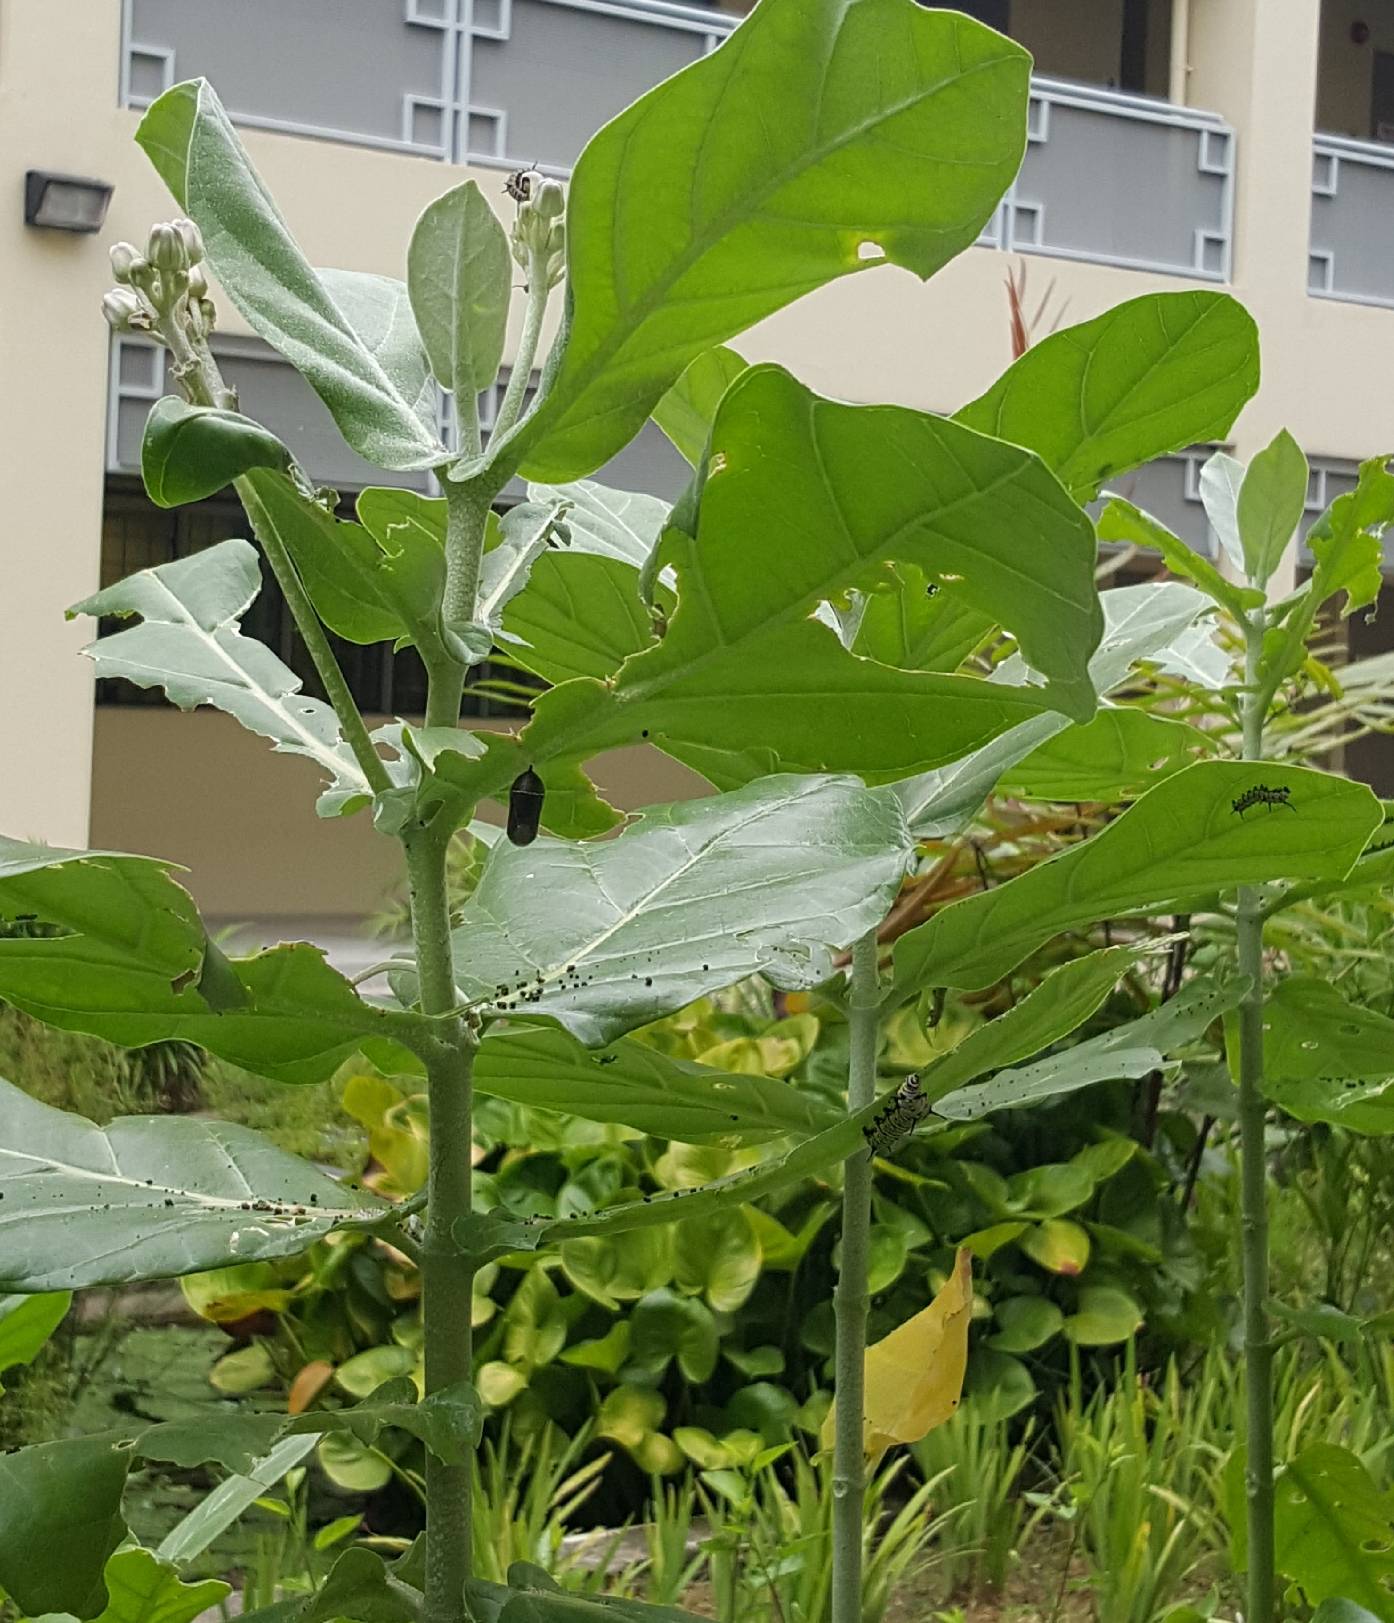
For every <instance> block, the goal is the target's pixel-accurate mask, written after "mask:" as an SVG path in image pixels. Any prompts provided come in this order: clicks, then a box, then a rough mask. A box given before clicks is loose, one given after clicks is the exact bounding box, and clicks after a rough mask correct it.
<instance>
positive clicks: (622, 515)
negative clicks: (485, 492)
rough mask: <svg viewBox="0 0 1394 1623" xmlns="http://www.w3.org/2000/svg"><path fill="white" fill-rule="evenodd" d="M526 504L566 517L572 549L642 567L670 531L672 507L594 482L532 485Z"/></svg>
mask: <svg viewBox="0 0 1394 1623" xmlns="http://www.w3.org/2000/svg"><path fill="white" fill-rule="evenodd" d="M527 505H528V506H536V507H542V508H545V509H550V510H552V511H554V512H555V511H558V510H560V509H562V508H564V509H565V513H564V514H563V517H564V520H565V523H566V528H567V531H568V532H569V534H570V541H569V542H568V550H569V551H570V552H573V553H588V554H594V555H595V556H596V557H599V558H613V559H616V560H617V561H618V562H620V563H625V564H630V565H632V566H633V567H634V568H635V569H642V568H643V567H644V564H645V563H646V562H647V561H648V557H649V554H650V553H651V552H652V551H653V549H654V548H655V547H656V546H657V545H658V540H659V537H660V536H661V535H662V534H663V531H664V530H665V529H666V528H667V525H668V518H669V514H670V513H671V511H672V509H671V508H670V507H669V505H668V503H667V502H665V501H660V500H659V498H658V497H657V496H649V495H646V494H645V493H644V492H642V491H632V490H614V489H612V488H611V487H610V486H609V485H598V484H596V482H595V481H594V480H593V479H576V480H573V481H572V483H570V484H566V485H535V484H534V485H529V486H528V501H527Z"/></svg>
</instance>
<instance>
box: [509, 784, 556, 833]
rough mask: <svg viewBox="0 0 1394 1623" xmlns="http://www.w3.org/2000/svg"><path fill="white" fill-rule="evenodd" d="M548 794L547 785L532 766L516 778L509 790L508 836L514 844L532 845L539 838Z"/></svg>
mask: <svg viewBox="0 0 1394 1623" xmlns="http://www.w3.org/2000/svg"><path fill="white" fill-rule="evenodd" d="M546 795H547V789H546V786H545V785H544V784H543V782H542V779H541V778H539V777H538V775H537V774H536V772H534V771H533V769H532V768H531V767H528V769H527V770H526V771H525V772H520V773H519V774H518V776H517V777H516V778H514V780H513V787H512V788H511V789H510V790H509V791H508V838H509V840H510V841H511V842H512V843H513V844H514V845H531V844H532V842H533V841H534V840H535V839H536V838H537V830H538V828H539V827H540V826H541V823H542V802H543V800H544V799H545V798H546Z"/></svg>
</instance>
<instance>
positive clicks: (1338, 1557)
mask: <svg viewBox="0 0 1394 1623" xmlns="http://www.w3.org/2000/svg"><path fill="white" fill-rule="evenodd" d="M1276 1498H1277V1504H1276V1507H1275V1511H1274V1523H1275V1532H1276V1540H1277V1557H1278V1570H1279V1571H1280V1572H1281V1573H1282V1574H1283V1575H1284V1577H1287V1578H1291V1579H1292V1580H1293V1581H1294V1582H1295V1583H1297V1584H1298V1585H1299V1586H1300V1587H1301V1589H1302V1591H1303V1593H1304V1594H1305V1595H1306V1597H1307V1599H1308V1600H1309V1601H1310V1602H1312V1603H1313V1604H1315V1603H1316V1602H1318V1601H1324V1600H1330V1599H1336V1598H1339V1599H1343V1600H1349V1601H1355V1602H1358V1603H1359V1605H1361V1606H1364V1607H1366V1608H1368V1609H1369V1610H1370V1611H1372V1612H1373V1613H1374V1614H1375V1616H1376V1617H1377V1618H1379V1619H1381V1623H1391V1620H1394V1497H1392V1496H1391V1495H1389V1494H1387V1493H1381V1492H1380V1490H1379V1488H1378V1487H1377V1486H1376V1484H1375V1480H1374V1478H1373V1477H1372V1476H1371V1475H1370V1473H1369V1472H1368V1471H1367V1470H1366V1469H1365V1467H1364V1466H1363V1465H1362V1464H1361V1462H1360V1460H1359V1458H1358V1456H1357V1455H1355V1454H1353V1453H1351V1451H1350V1450H1349V1449H1346V1448H1337V1447H1336V1446H1335V1445H1334V1444H1331V1443H1312V1444H1310V1445H1309V1446H1308V1447H1306V1448H1304V1449H1303V1450H1302V1452H1301V1453H1300V1454H1299V1455H1298V1456H1297V1458H1296V1459H1294V1460H1291V1461H1290V1462H1289V1463H1288V1464H1287V1465H1286V1466H1285V1467H1284V1468H1283V1469H1282V1470H1281V1471H1280V1472H1279V1473H1278V1480H1277V1485H1276Z"/></svg>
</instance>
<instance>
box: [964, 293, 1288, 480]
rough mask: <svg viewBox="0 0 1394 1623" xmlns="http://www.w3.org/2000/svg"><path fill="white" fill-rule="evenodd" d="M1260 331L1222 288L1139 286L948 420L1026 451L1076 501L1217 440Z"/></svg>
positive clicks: (1051, 340)
mask: <svg viewBox="0 0 1394 1623" xmlns="http://www.w3.org/2000/svg"><path fill="white" fill-rule="evenodd" d="M1258 379H1259V349H1258V329H1257V327H1256V326H1255V325H1254V319H1253V317H1252V316H1251V315H1250V314H1249V312H1248V311H1247V310H1246V309H1245V308H1244V306H1243V305H1242V304H1240V303H1239V302H1238V301H1237V300H1235V299H1232V298H1230V296H1229V295H1228V294H1227V293H1210V292H1201V291H1194V292H1185V293H1148V294H1145V295H1144V296H1143V297H1142V298H1140V299H1129V300H1127V302H1126V303H1123V304H1119V305H1115V306H1114V308H1113V309H1111V310H1107V311H1105V312H1104V314H1103V315H1101V316H1098V317H1096V318H1095V319H1094V320H1093V321H1085V322H1081V323H1080V324H1079V325H1078V326H1074V327H1066V328H1065V329H1064V330H1063V331H1061V332H1055V333H1051V334H1050V336H1049V337H1047V338H1043V339H1041V341H1040V342H1039V343H1038V344H1033V345H1032V346H1031V347H1030V349H1028V350H1027V351H1026V353H1025V354H1024V355H1022V356H1021V357H1020V358H1019V359H1018V360H1017V361H1016V362H1015V363H1014V364H1013V365H1012V366H1011V367H1010V368H1009V369H1008V370H1007V371H1006V372H1005V373H1003V375H1002V376H1001V377H1000V378H999V379H998V380H997V382H996V383H994V384H993V386H992V387H991V388H990V389H989V390H988V391H987V393H986V394H984V395H981V396H979V398H978V399H977V400H974V401H973V402H972V403H971V404H970V405H967V406H964V407H963V409H962V410H961V411H960V412H958V413H957V415H956V420H957V421H958V422H961V423H966V424H968V426H969V427H970V428H977V429H980V430H981V431H982V432H983V433H984V434H995V435H997V436H998V437H999V438H1000V439H1005V440H1011V441H1012V442H1013V443H1014V444H1016V445H1025V446H1028V447H1029V448H1030V449H1031V450H1033V451H1035V452H1037V454H1038V455H1039V456H1040V457H1041V458H1042V460H1043V461H1044V462H1045V464H1046V466H1047V467H1049V468H1051V469H1053V470H1054V472H1055V473H1056V474H1058V475H1059V478H1060V482H1061V484H1063V485H1064V486H1065V488H1066V489H1067V490H1068V491H1069V492H1070V494H1071V495H1073V496H1074V497H1075V498H1076V499H1077V500H1079V501H1082V502H1084V501H1092V500H1093V498H1094V497H1095V496H1097V495H1098V493H1099V487H1100V485H1101V484H1102V483H1103V482H1104V480H1106V479H1109V478H1111V477H1112V476H1113V475H1115V474H1119V473H1125V472H1127V471H1128V470H1129V469H1130V468H1138V467H1141V466H1142V464H1143V463H1144V462H1150V461H1152V460H1153V458H1154V457H1160V456H1165V455H1166V454H1167V453H1168V452H1169V451H1180V450H1184V449H1185V448H1186V447H1187V446H1189V445H1194V444H1196V443H1197V442H1198V441H1205V440H1219V439H1223V438H1224V437H1225V435H1226V434H1227V433H1228V432H1229V430H1230V428H1231V427H1232V426H1233V423H1234V420H1235V418H1236V417H1237V416H1238V415H1239V411H1240V408H1241V407H1242V406H1243V405H1244V402H1245V401H1246V400H1248V399H1249V398H1250V397H1251V396H1252V395H1253V394H1254V392H1255V390H1256V389H1257V388H1258Z"/></svg>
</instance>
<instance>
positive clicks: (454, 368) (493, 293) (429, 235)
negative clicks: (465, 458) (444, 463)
mask: <svg viewBox="0 0 1394 1623" xmlns="http://www.w3.org/2000/svg"><path fill="white" fill-rule="evenodd" d="M512 284H513V265H512V258H511V255H510V254H509V251H508V238H507V236H506V235H505V234H504V229H503V226H502V225H501V224H500V223H499V218H498V215H497V214H495V213H494V210H493V208H492V206H491V205H490V204H489V202H488V201H487V200H486V198H485V196H484V193H483V192H482V191H480V189H479V186H478V184H477V183H476V182H475V181H472V180H467V181H465V182H463V183H462V184H461V185H459V186H454V187H452V188H451V189H450V191H448V192H446V194H445V195H444V196H443V197H438V198H437V199H436V200H435V202H434V203H431V204H429V205H428V206H427V208H426V210H425V212H424V213H423V214H422V216H421V218H420V219H419V220H418V221H417V222H416V229H415V230H414V231H413V232H412V237H411V247H410V249H409V250H408V253H407V287H408V289H409V291H410V294H411V306H412V310H413V311H414V312H415V314H416V321H417V325H418V326H419V327H420V329H421V337H422V341H423V342H424V343H425V345H426V353H427V354H428V355H429V356H430V359H431V370H432V371H433V372H434V373H435V375H436V380H437V381H438V382H439V383H440V385H441V387H442V388H445V389H450V390H452V391H453V392H454V393H455V395H456V397H457V398H458V399H461V400H464V399H472V398H473V397H474V396H475V395H478V394H482V393H483V392H484V390H485V389H487V388H488V387H489V385H490V384H491V383H492V382H493V381H494V379H495V378H496V377H497V376H498V370H499V366H500V363H501V362H502V361H503V346H504V339H505V336H506V334H507V329H508V299H509V293H510V291H511V288H512Z"/></svg>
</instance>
